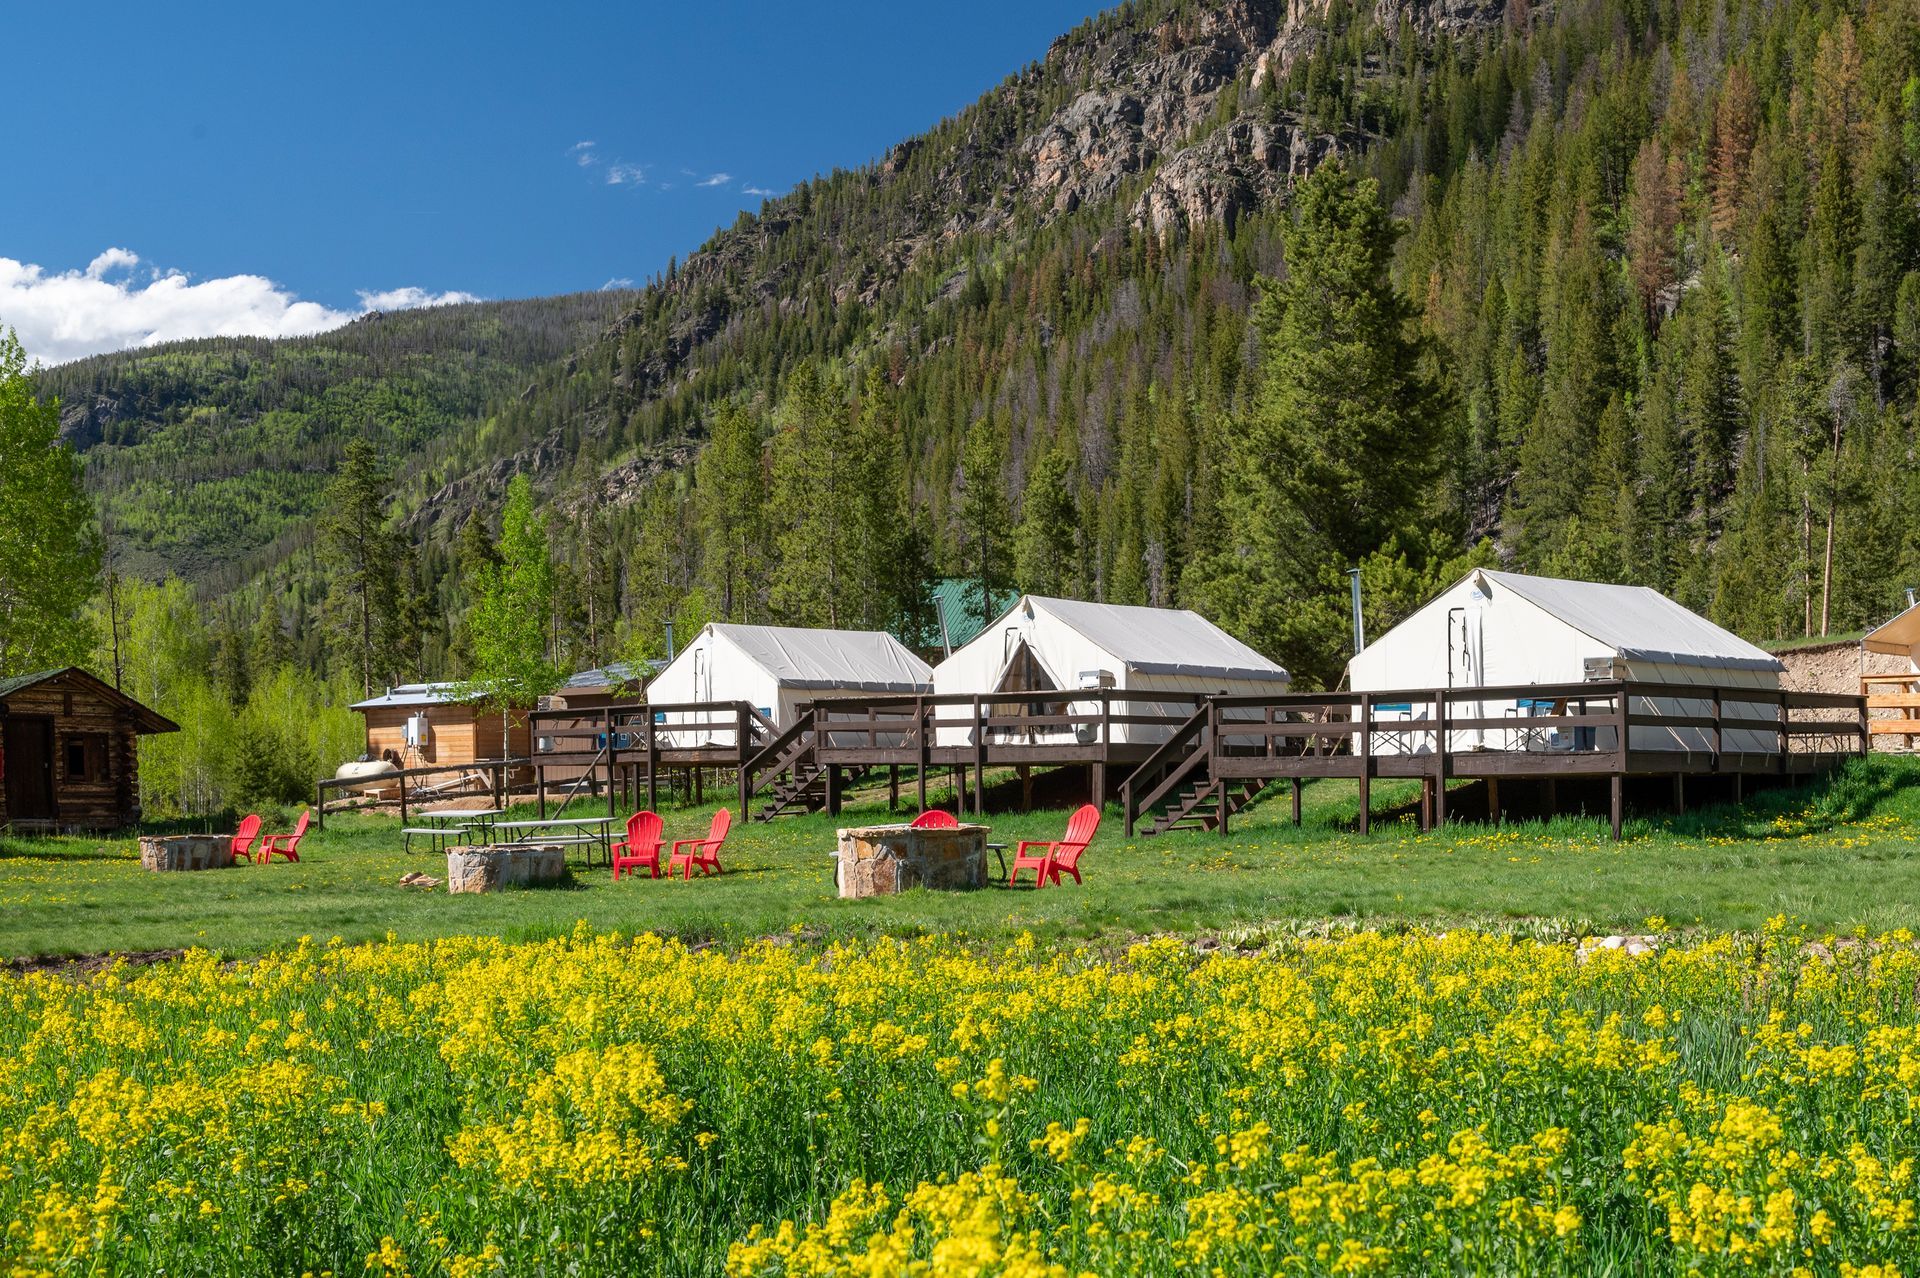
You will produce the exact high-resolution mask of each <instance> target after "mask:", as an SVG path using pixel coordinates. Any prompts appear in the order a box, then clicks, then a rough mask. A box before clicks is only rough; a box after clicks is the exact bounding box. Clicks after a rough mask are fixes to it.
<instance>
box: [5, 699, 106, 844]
mask: <svg viewBox="0 0 1920 1278" xmlns="http://www.w3.org/2000/svg"><path fill="white" fill-rule="evenodd" d="M0 712H3V713H4V716H5V720H6V721H19V722H34V723H45V724H47V725H48V726H49V728H50V731H51V744H52V757H51V760H50V763H51V773H52V778H51V779H52V786H51V794H50V795H49V796H47V798H49V799H50V800H51V802H50V804H49V805H47V806H49V807H50V809H51V810H50V811H45V812H39V811H19V812H14V811H10V810H9V808H8V792H9V789H10V788H12V787H9V786H7V785H0V824H4V823H6V822H9V821H16V820H17V821H22V822H27V821H33V822H40V821H46V822H50V823H52V824H53V825H56V826H59V827H61V828H68V827H71V828H75V829H85V830H111V829H118V828H120V827H123V826H128V825H133V824H135V823H137V822H138V821H139V820H140V752H139V744H138V737H137V729H136V721H135V716H134V713H133V711H132V710H131V709H129V707H128V705H127V704H126V702H125V701H124V699H122V698H119V697H118V696H116V695H115V694H113V693H112V691H111V690H110V689H105V690H103V689H101V688H99V687H96V686H95V685H94V683H93V681H92V680H91V679H89V678H86V677H79V678H76V677H74V676H73V675H72V674H63V675H56V676H53V677H52V678H49V679H47V680H45V681H43V682H40V683H36V684H33V685H31V686H29V687H26V688H22V689H19V690H17V691H15V692H13V693H10V694H9V695H8V696H7V697H6V698H5V699H4V701H0ZM10 762H11V761H6V760H0V768H4V767H6V766H9V763H10ZM21 762H24V760H23V761H21ZM13 766H20V764H19V763H14V764H13ZM35 806H36V807H38V806H41V803H40V801H39V800H36V802H35Z"/></svg>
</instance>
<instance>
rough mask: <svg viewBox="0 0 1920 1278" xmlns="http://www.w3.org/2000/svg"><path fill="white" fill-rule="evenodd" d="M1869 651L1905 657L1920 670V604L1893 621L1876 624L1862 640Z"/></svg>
mask: <svg viewBox="0 0 1920 1278" xmlns="http://www.w3.org/2000/svg"><path fill="white" fill-rule="evenodd" d="M1861 643H1862V645H1863V646H1865V648H1866V650H1867V651H1868V652H1879V653H1885V654H1886V655H1888V656H1892V657H1905V658H1906V659H1907V660H1908V661H1909V662H1911V663H1912V665H1913V668H1914V669H1915V670H1916V671H1920V604H1916V605H1914V606H1913V607H1911V608H1909V609H1907V610H1906V611H1905V612H1903V613H1901V614H1900V615H1899V616H1897V617H1895V618H1894V619H1893V620H1892V621H1889V622H1887V623H1885V624H1884V625H1879V626H1875V627H1874V628H1873V629H1871V630H1869V631H1867V637H1866V638H1865V639H1863V640H1861Z"/></svg>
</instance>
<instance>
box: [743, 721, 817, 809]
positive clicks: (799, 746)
mask: <svg viewBox="0 0 1920 1278" xmlns="http://www.w3.org/2000/svg"><path fill="white" fill-rule="evenodd" d="M768 725H769V726H772V721H771V720H768ZM812 752H813V716H812V715H811V714H802V715H800V716H799V717H798V718H797V719H795V720H794V722H793V723H792V724H790V725H789V726H788V727H787V729H786V730H785V731H784V732H781V733H779V734H778V735H776V736H774V737H773V738H772V739H771V740H770V741H768V742H767V743H766V744H765V745H763V746H761V747H760V749H759V750H758V751H757V752H755V753H754V754H753V756H752V757H750V758H749V759H748V760H747V761H746V763H745V764H743V765H742V766H743V767H744V768H745V770H746V774H747V792H748V793H749V794H750V795H757V794H759V793H760V791H761V790H763V789H765V788H766V785H767V783H768V782H769V781H771V780H772V779H773V778H774V777H777V776H779V775H780V774H782V773H784V772H790V771H793V770H794V769H795V768H797V767H800V766H801V765H802V764H803V763H804V761H805V759H806V757H807V756H808V755H809V754H811V753H812Z"/></svg>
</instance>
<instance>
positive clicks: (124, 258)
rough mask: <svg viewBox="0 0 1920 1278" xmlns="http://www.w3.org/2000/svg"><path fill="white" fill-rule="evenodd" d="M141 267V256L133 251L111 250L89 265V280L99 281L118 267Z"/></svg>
mask: <svg viewBox="0 0 1920 1278" xmlns="http://www.w3.org/2000/svg"><path fill="white" fill-rule="evenodd" d="M138 265H140V255H139V254H138V253H135V252H134V251H133V250H132V249H123V248H110V249H108V250H107V251H106V252H104V253H102V254H101V255H100V256H98V257H96V258H94V259H93V260H92V261H91V262H88V263H87V278H88V279H90V280H97V279H99V278H100V277H101V276H103V275H105V274H106V273H107V272H108V271H111V270H113V269H115V268H116V267H121V266H127V267H133V266H138Z"/></svg>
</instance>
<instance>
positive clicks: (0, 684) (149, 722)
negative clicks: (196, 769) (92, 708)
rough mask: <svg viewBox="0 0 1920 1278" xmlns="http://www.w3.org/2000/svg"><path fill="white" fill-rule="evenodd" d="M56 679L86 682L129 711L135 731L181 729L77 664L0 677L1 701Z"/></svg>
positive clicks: (171, 730)
mask: <svg viewBox="0 0 1920 1278" xmlns="http://www.w3.org/2000/svg"><path fill="white" fill-rule="evenodd" d="M55 680H69V681H77V682H79V683H82V684H84V685H86V687H87V690H88V691H90V692H93V693H96V694H98V695H99V696H101V697H104V698H105V699H106V700H108V701H111V702H114V703H115V704H117V705H119V706H122V707H123V708H125V709H126V710H128V711H130V712H131V714H132V716H133V724H134V731H136V732H143V733H144V732H178V731H180V725H179V724H177V723H175V722H174V721H173V720H171V719H169V718H167V717H166V716H165V715H163V714H161V713H160V712H159V711H157V710H153V709H151V708H149V707H147V706H144V705H142V704H141V703H140V702H138V701H135V700H134V699H133V698H132V697H129V696H128V695H127V694H126V693H124V692H122V691H120V690H119V689H118V688H116V687H114V686H113V685H112V684H110V683H108V682H106V681H105V680H103V679H97V678H95V677H94V676H93V675H90V674H88V673H87V672H86V671H85V670H82V669H81V668H80V667H78V666H61V667H58V668H57V669H53V670H41V671H39V672H37V673H35V674H23V675H12V676H10V677H8V678H5V679H0V703H4V702H5V701H6V700H7V698H8V697H11V696H13V695H14V694H15V693H19V692H25V691H26V690H27V689H28V688H35V687H38V686H39V685H41V684H43V683H52V682H54V681H55Z"/></svg>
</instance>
